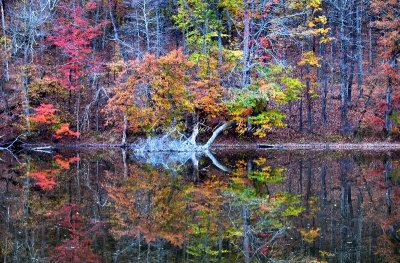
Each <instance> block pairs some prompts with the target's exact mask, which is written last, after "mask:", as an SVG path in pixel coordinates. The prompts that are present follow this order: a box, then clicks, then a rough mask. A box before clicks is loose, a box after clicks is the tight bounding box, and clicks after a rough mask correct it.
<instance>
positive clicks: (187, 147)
mask: <svg viewBox="0 0 400 263" xmlns="http://www.w3.org/2000/svg"><path fill="white" fill-rule="evenodd" d="M233 125H235V122H228V123H225V124H222V125H221V126H219V127H218V128H217V129H215V131H214V132H213V133H212V135H211V137H210V138H209V139H208V141H207V142H206V143H205V144H197V142H196V139H197V136H198V135H199V124H196V125H195V126H194V128H193V131H192V134H191V135H190V136H189V137H187V136H185V135H184V134H182V133H180V132H179V131H178V130H177V129H173V130H172V131H170V132H169V133H167V134H166V135H164V136H161V137H148V138H147V139H145V140H142V141H139V142H138V143H135V144H132V145H131V146H130V147H131V148H132V150H134V151H136V152H206V151H208V149H209V148H210V147H211V145H212V144H213V142H214V141H215V140H216V139H217V137H218V135H219V134H221V132H223V131H224V130H226V129H228V128H229V127H231V126H233Z"/></svg>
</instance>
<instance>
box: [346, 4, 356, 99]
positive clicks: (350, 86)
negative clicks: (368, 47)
mask: <svg viewBox="0 0 400 263" xmlns="http://www.w3.org/2000/svg"><path fill="white" fill-rule="evenodd" d="M357 8H358V6H357V0H355V1H354V3H353V16H352V20H353V23H352V28H351V34H352V43H351V64H350V75H349V80H348V82H347V96H348V101H349V102H350V101H351V96H352V93H353V80H354V71H355V64H356V57H357V56H358V54H357V37H358V36H357Z"/></svg>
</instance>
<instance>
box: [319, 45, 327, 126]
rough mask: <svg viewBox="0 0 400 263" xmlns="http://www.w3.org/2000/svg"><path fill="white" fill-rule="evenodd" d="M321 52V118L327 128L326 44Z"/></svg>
mask: <svg viewBox="0 0 400 263" xmlns="http://www.w3.org/2000/svg"><path fill="white" fill-rule="evenodd" d="M320 52H321V57H322V65H321V80H322V81H321V82H322V99H321V120H322V125H323V127H324V128H326V125H327V114H326V98H327V96H328V77H327V68H328V63H327V59H328V58H327V57H326V44H325V43H322V44H321V45H320Z"/></svg>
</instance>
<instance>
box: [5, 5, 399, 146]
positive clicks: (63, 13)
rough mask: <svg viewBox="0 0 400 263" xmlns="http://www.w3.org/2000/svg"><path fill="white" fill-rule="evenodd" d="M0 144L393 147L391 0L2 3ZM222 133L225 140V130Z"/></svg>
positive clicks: (395, 104) (395, 45)
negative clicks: (182, 138)
mask: <svg viewBox="0 0 400 263" xmlns="http://www.w3.org/2000/svg"><path fill="white" fill-rule="evenodd" d="M0 8H1V9H0V12H1V29H2V30H1V38H0V46H1V47H0V52H1V56H0V64H1V67H0V72H1V78H0V97H1V102H0V116H1V120H2V122H1V124H0V125H1V126H0V127H1V128H0V130H1V135H2V136H3V137H2V140H10V139H13V138H15V137H16V136H18V135H21V134H23V135H24V136H25V138H27V140H29V141H36V142H43V141H44V142H53V143H57V142H61V141H63V142H65V141H66V142H77V140H78V141H80V142H93V143H96V142H97V143H100V142H101V143H121V142H122V143H126V142H130V141H133V140H134V139H135V138H137V137H144V136H154V135H160V134H167V133H170V132H171V131H174V132H178V133H181V134H186V135H188V134H191V133H192V132H193V130H194V129H196V128H198V127H200V134H201V135H204V136H205V135H210V134H211V132H212V131H213V130H215V128H216V127H219V126H221V125H223V124H230V125H227V126H229V127H232V128H231V129H230V130H229V138H230V139H234V140H237V139H239V140H240V139H246V138H248V139H249V138H250V139H252V140H261V141H265V140H272V141H274V140H279V141H296V140H297V141H298V140H301V139H306V140H315V141H349V140H350V141H371V140H386V139H388V138H389V139H392V140H396V139H397V138H398V136H399V135H398V134H399V128H400V119H399V103H400V93H399V92H398V90H397V87H398V86H399V80H400V75H399V66H398V63H399V55H400V42H399V41H400V40H399V27H400V14H399V12H400V4H399V3H398V1H396V0H390V1H381V0H372V1H365V0H346V1H341V0H324V1H321V0H305V1H291V0H284V1H280V0H266V1H256V0H249V1H231V0H218V1H217V0H216V1H204V0H174V1H169V0H137V1H136V0H135V1H122V0H121V1H120V0H107V1H101V0H30V1H25V0H24V1H8V0H1V1H0ZM225 134H226V133H225Z"/></svg>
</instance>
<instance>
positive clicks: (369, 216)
mask: <svg viewBox="0 0 400 263" xmlns="http://www.w3.org/2000/svg"><path fill="white" fill-rule="evenodd" d="M0 158H1V159H0V171H1V181H0V244H1V247H0V258H2V260H3V262H28V261H29V262H278V261H279V262H400V211H399V208H400V206H399V204H400V200H399V198H400V182H399V178H400V162H399V161H400V152H396V151H392V152H390V151H383V152H379V151H285V150H253V151H239V150H236V151H233V150H229V151H223V150H215V151H214V152H213V153H212V154H209V155H200V154H194V153H168V152H164V153H142V154H137V153H134V152H130V151H121V150H120V149H118V150H116V149H115V150H100V149H82V150H73V149H58V150H55V151H54V152H52V153H45V152H35V153H34V152H20V153H16V154H15V155H14V156H13V155H11V154H9V153H7V152H0Z"/></svg>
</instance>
